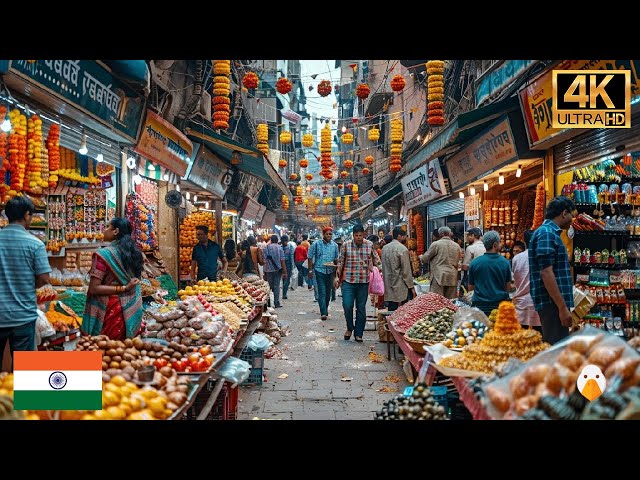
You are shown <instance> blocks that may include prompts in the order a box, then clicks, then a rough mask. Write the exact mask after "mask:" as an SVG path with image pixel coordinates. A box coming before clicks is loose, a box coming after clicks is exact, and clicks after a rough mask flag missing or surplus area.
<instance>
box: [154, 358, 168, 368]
mask: <svg viewBox="0 0 640 480" xmlns="http://www.w3.org/2000/svg"><path fill="white" fill-rule="evenodd" d="M167 363H169V362H168V361H167V359H166V358H157V359H156V361H155V362H153V366H154V367H156V368H157V369H158V370H160V369H161V368H162V367H166V366H167Z"/></svg>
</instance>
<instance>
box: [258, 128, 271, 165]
mask: <svg viewBox="0 0 640 480" xmlns="http://www.w3.org/2000/svg"><path fill="white" fill-rule="evenodd" d="M256 137H257V138H258V144H257V145H256V148H257V149H258V150H260V151H261V152H262V153H264V155H265V156H266V157H268V156H269V143H268V142H269V127H268V126H267V124H266V123H259V124H258V125H257V126H256Z"/></svg>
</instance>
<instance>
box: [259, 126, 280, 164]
mask: <svg viewBox="0 0 640 480" xmlns="http://www.w3.org/2000/svg"><path fill="white" fill-rule="evenodd" d="M256 137H257V138H258V144H257V145H256V148H257V149H258V150H260V151H261V152H262V153H264V155H265V156H266V157H268V156H269V126H268V125H267V124H266V123H259V124H258V125H257V127H256ZM285 167H286V164H285Z"/></svg>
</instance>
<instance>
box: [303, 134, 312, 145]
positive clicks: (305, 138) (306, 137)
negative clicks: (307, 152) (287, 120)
mask: <svg viewBox="0 0 640 480" xmlns="http://www.w3.org/2000/svg"><path fill="white" fill-rule="evenodd" d="M302 146H303V147H306V148H309V147H313V133H305V134H304V135H302Z"/></svg>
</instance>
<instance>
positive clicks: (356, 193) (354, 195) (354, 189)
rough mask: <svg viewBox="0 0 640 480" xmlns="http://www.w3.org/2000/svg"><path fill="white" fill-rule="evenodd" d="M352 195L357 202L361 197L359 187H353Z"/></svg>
mask: <svg viewBox="0 0 640 480" xmlns="http://www.w3.org/2000/svg"><path fill="white" fill-rule="evenodd" d="M351 193H352V194H353V201H354V202H357V201H358V198H359V195H358V185H353V186H352V187H351Z"/></svg>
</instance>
